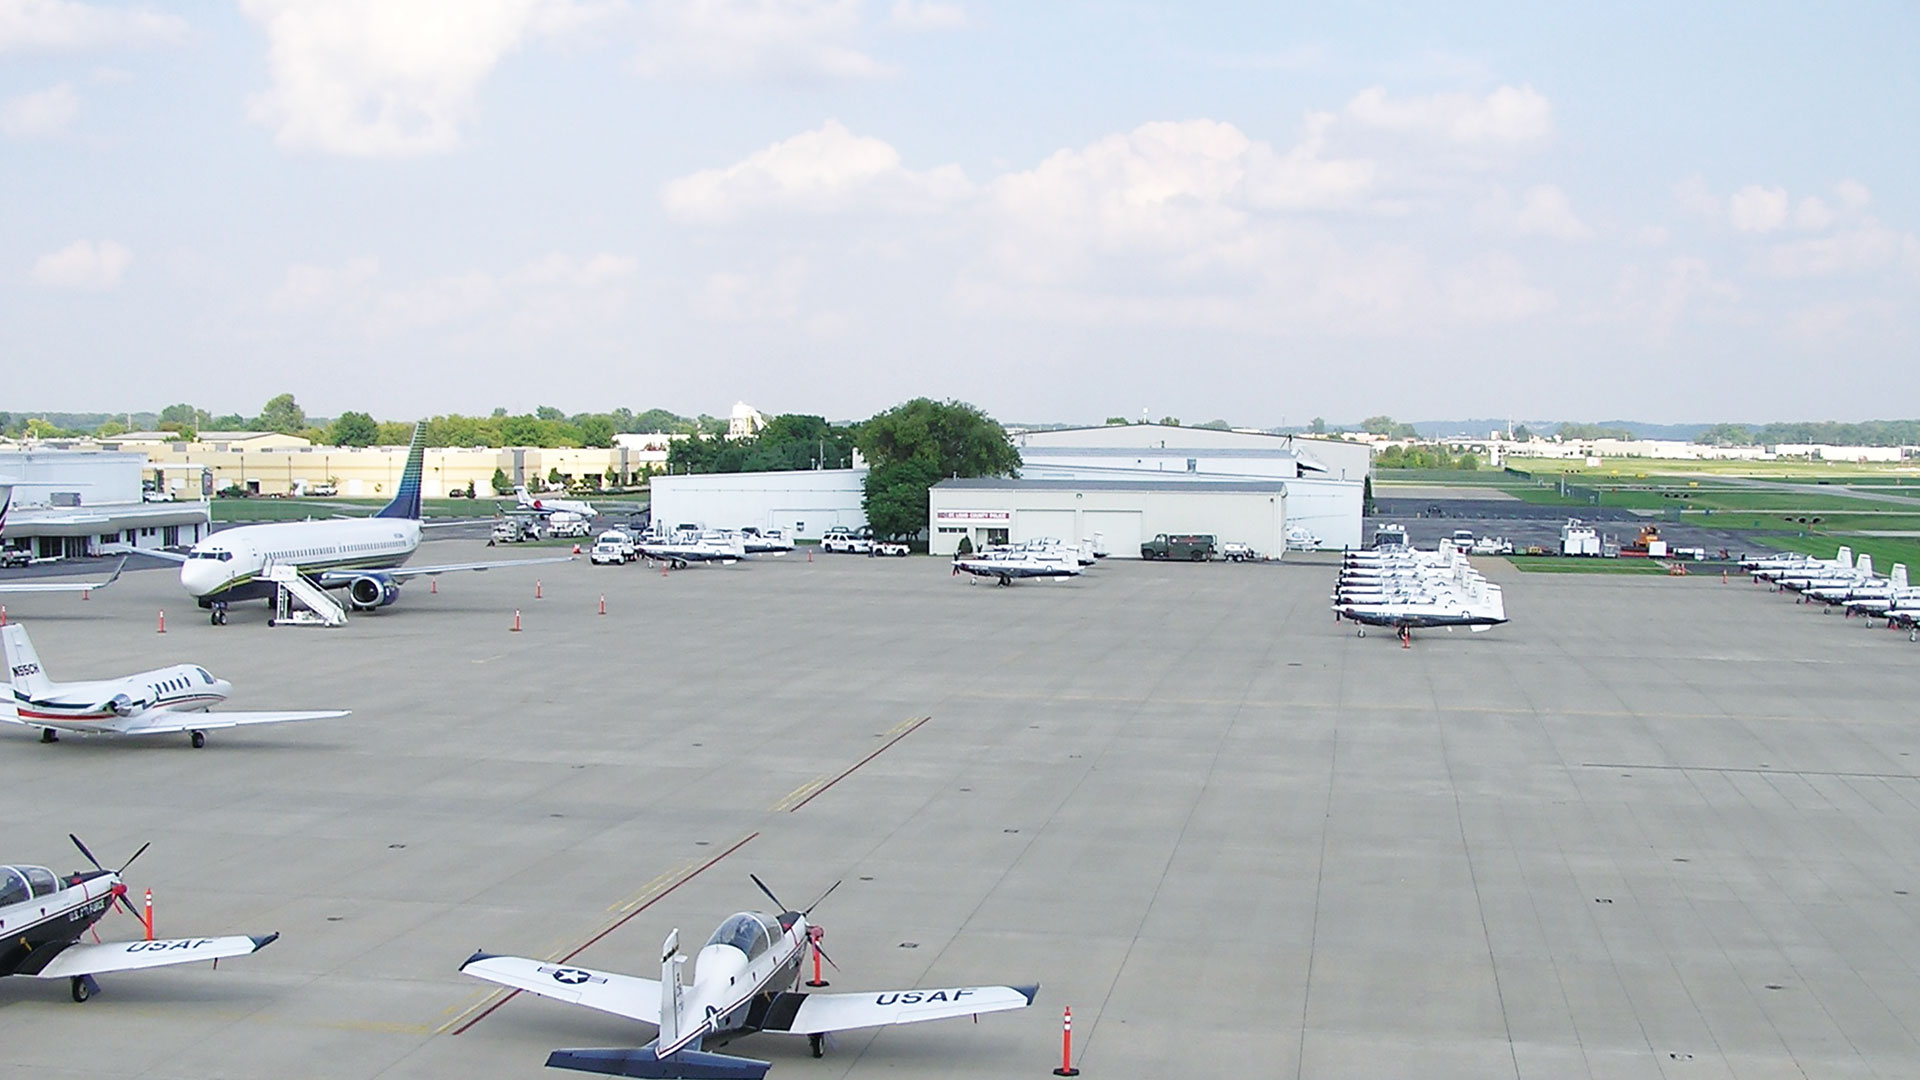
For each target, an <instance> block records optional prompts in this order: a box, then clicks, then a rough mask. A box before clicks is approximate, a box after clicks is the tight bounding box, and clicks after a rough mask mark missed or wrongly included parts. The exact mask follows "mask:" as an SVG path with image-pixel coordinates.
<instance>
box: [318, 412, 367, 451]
mask: <svg viewBox="0 0 1920 1080" xmlns="http://www.w3.org/2000/svg"><path fill="white" fill-rule="evenodd" d="M379 437H380V425H379V424H377V423H375V422H374V419H373V417H372V416H370V415H368V414H367V413H363V412H354V411H352V410H348V411H346V412H343V413H341V414H340V415H339V416H337V417H335V418H334V421H333V426H332V427H331V428H328V429H327V441H328V442H330V443H332V444H333V445H335V446H372V445H373V443H374V440H376V439H378V438H379Z"/></svg>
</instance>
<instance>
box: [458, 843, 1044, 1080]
mask: <svg viewBox="0 0 1920 1080" xmlns="http://www.w3.org/2000/svg"><path fill="white" fill-rule="evenodd" d="M748 876H749V877H753V875H751V874H750V875H748ZM753 883H754V884H755V885H758V886H759V887H760V891H761V892H763V893H765V894H766V895H767V899H769V900H772V901H773V903H774V906H775V907H778V908H780V909H781V911H780V914H778V915H769V914H766V913H764V912H758V911H745V912H741V913H740V914H737V915H734V916H731V917H729V918H728V919H727V920H726V921H725V922H723V923H721V924H720V928H719V929H718V930H715V931H714V932H713V936H712V937H710V938H708V939H707V944H706V945H705V946H704V947H703V948H702V949H701V950H700V953H699V955H698V956H696V957H695V958H694V968H693V983H692V985H690V986H688V985H685V984H684V983H683V980H682V977H681V970H682V968H683V967H684V966H685V964H686V962H687V961H686V957H684V956H681V955H680V931H678V930H675V931H673V932H672V933H670V934H668V935H667V940H666V943H665V944H664V945H662V946H661V949H660V979H659V981H658V982H656V981H654V980H652V979H640V978H635V977H633V976H631V975H618V974H615V973H613V972H608V971H594V970H591V969H589V968H583V967H574V966H572V965H570V964H566V963H549V962H545V961H540V960H528V959H522V958H520V957H516V956H495V955H493V954H491V953H487V952H476V953H474V954H473V955H472V956H470V957H468V958H467V961H466V963H464V964H462V965H460V970H461V971H463V972H465V973H466V974H468V975H472V976H474V977H475V978H479V979H485V980H487V981H488V982H495V983H499V984H500V985H502V986H511V987H513V988H515V989H516V990H525V991H527V992H528V993H531V994H539V995H540V996H542V997H550V998H554V999H557V1000H560V1001H565V1002H569V1003H571V1004H574V1005H585V1006H586V1007H587V1008H590V1009H598V1010H600V1011H601V1012H608V1013H612V1014H614V1015H615V1016H624V1017H627V1018H629V1019H632V1020H640V1021H644V1022H645V1023H649V1024H654V1025H656V1026H658V1027H659V1029H660V1035H659V1037H658V1038H656V1039H654V1040H653V1041H652V1042H650V1043H648V1044H647V1045H645V1046H642V1047H638V1048H636V1049H597V1050H555V1051H553V1052H552V1053H551V1054H549V1055H548V1056H547V1065H548V1066H549V1067H552V1068H557V1069H577V1070H579V1071H581V1072H591V1073H600V1074H602V1075H606V1076H637V1077H651V1078H656V1080H689V1078H693V1077H721V1078H730V1080H731V1078H737V1080H760V1078H761V1077H763V1076H765V1075H766V1074H767V1070H768V1069H769V1068H771V1067H772V1065H771V1063H770V1062H765V1061H756V1060H753V1059H751V1058H743V1057H734V1056H731V1055H727V1054H715V1053H710V1052H708V1051H706V1050H704V1049H702V1045H703V1043H705V1042H707V1041H709V1040H711V1041H712V1042H714V1043H716V1044H720V1043H725V1042H728V1041H730V1040H732V1039H734V1038H737V1037H739V1036H742V1035H749V1034H752V1033H754V1032H758V1031H770V1032H782V1033H785V1034H789V1035H806V1036H808V1038H809V1040H810V1041H811V1044H812V1048H813V1055H814V1056H815V1057H819V1056H821V1053H822V1050H821V1040H822V1037H823V1036H824V1035H826V1034H827V1033H829V1032H834V1031H849V1030H852V1029H855V1028H865V1027H883V1026H885V1025H888V1024H910V1023H915V1022H917V1021H921V1020H944V1019H948V1018H952V1017H959V1016H976V1015H978V1014H980V1013H987V1012H1001V1011H1003V1010H1007V1009H1024V1008H1026V1007H1027V1006H1028V1005H1031V1004H1033V996H1034V994H1036V993H1038V992H1039V989H1040V988H1039V987H1038V986H1037V985H1036V986H958V987H947V988H943V989H936V990H885V991H878V992H869V993H864V994H812V993H804V992H800V991H799V990H798V989H797V987H798V986H799V980H800V966H801V964H802V962H803V961H804V960H805V959H806V957H807V954H808V952H809V950H814V951H819V950H820V940H821V938H822V937H824V936H825V934H824V931H822V930H821V928H820V927H819V926H817V925H815V924H814V923H812V922H810V921H808V915H809V914H810V913H811V912H812V911H813V909H814V908H815V907H817V906H818V905H819V903H820V900H824V899H826V898H827V896H828V895H830V894H831V893H832V892H833V889H834V888H838V887H839V883H838V882H835V883H834V886H833V888H829V889H828V890H827V891H826V893H822V894H821V896H820V899H819V900H815V901H814V902H813V903H812V904H809V905H807V907H806V908H805V909H804V910H801V911H794V910H791V909H789V908H788V907H787V906H786V905H785V904H782V903H781V902H780V899H779V898H778V897H776V896H774V895H773V891H772V890H771V889H768V888H767V886H766V884H765V883H763V882H762V881H761V880H760V879H759V878H758V877H753ZM820 955H821V956H823V957H824V956H826V954H825V952H820ZM828 963H832V960H831V958H828ZM836 967H837V965H836Z"/></svg>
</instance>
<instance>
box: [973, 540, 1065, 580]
mask: <svg viewBox="0 0 1920 1080" xmlns="http://www.w3.org/2000/svg"><path fill="white" fill-rule="evenodd" d="M1079 556H1080V553H1079V549H1077V548H1068V547H1065V546H1061V547H1053V548H1040V547H1020V548H999V547H993V548H986V549H984V550H983V551H981V552H980V553H979V554H977V555H956V556H954V560H953V576H955V577H958V576H959V575H961V574H971V575H972V576H974V577H984V578H995V579H997V580H998V581H999V583H1000V584H1002V585H1011V584H1013V583H1014V581H1015V580H1017V579H1019V578H1063V577H1078V576H1079V575H1080V557H1079ZM968 584H969V585H971V584H972V582H971V581H969V582H968Z"/></svg>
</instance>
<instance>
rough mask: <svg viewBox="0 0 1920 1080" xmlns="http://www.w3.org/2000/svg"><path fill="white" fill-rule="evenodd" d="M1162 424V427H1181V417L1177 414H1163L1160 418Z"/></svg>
mask: <svg viewBox="0 0 1920 1080" xmlns="http://www.w3.org/2000/svg"><path fill="white" fill-rule="evenodd" d="M1160 426H1161V427H1179V426H1180V418H1179V417H1177V416H1163V417H1161V418H1160Z"/></svg>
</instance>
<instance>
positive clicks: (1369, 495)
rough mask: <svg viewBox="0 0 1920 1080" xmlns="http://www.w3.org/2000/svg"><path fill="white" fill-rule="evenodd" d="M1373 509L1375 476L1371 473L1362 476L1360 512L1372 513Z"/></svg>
mask: <svg viewBox="0 0 1920 1080" xmlns="http://www.w3.org/2000/svg"><path fill="white" fill-rule="evenodd" d="M1373 510H1374V506H1373V476H1372V475H1371V474H1369V475H1367V476H1364V477H1361V478H1360V512H1361V513H1362V514H1371V513H1373Z"/></svg>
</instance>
